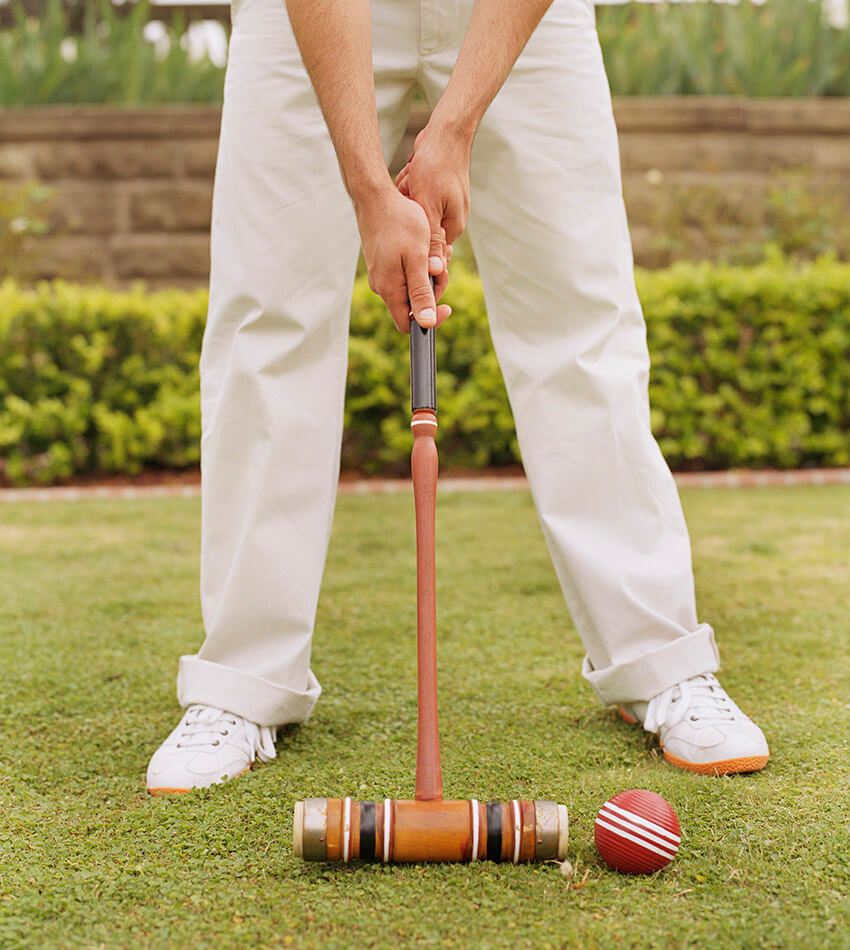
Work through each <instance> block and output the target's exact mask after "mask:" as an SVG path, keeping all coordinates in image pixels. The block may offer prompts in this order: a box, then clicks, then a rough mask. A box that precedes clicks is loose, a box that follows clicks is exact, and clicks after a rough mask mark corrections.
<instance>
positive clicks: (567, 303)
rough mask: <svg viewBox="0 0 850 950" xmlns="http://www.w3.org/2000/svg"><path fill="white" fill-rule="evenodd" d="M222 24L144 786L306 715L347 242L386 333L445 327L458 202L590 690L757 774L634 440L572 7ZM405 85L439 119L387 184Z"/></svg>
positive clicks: (234, 771)
mask: <svg viewBox="0 0 850 950" xmlns="http://www.w3.org/2000/svg"><path fill="white" fill-rule="evenodd" d="M233 18H234V19H233V37H232V42H231V50H230V62H229V65H228V70H227V81H226V89H225V102H224V111H223V117H222V129H221V143H220V149H219V157H218V166H217V173H216V186H215V197H214V202H213V223H212V274H211V285H210V310H209V320H208V325H207V330H206V335H205V339H204V347H203V353H202V356H201V395H202V416H203V436H202V458H203V463H202V466H203V504H202V507H203V511H202V536H203V542H202V556H201V598H202V609H203V617H204V624H205V628H206V640H205V642H204V644H203V646H202V647H201V650H200V651H199V653H198V654H197V655H196V656H184V657H182V659H181V661H180V672H179V678H178V696H179V699H180V702H181V704H182V705H183V706H185V707H188V709H187V712H186V714H185V715H184V717H183V719H182V720H181V722H180V723H179V725H178V726H177V728H176V729H175V730H174V732H172V734H171V735H170V736H169V737H168V739H166V741H165V742H164V744H163V745H162V746H161V747H160V749H159V750H158V751H157V752H156V753H155V755H154V757H153V759H152V761H151V763H150V767H149V769H148V774H147V784H148V788H149V789H150V790H151V791H152V792H158V793H163V792H174V791H184V790H186V789H188V788H192V787H202V786H207V785H210V784H212V783H215V782H219V781H224V780H226V779H230V778H233V777H234V776H236V775H238V774H240V773H241V772H243V771H245V770H246V769H248V768H249V767H250V765H251V763H252V762H253V761H254V759H255V758H257V757H259V758H260V759H261V760H264V761H265V760H268V759H269V758H271V757H273V756H274V754H275V750H274V740H275V736H276V729H277V727H278V726H280V725H282V724H284V723H289V722H300V721H303V720H304V719H306V718H307V717H308V716H309V715H310V712H311V710H312V709H313V706H314V704H315V703H316V700H317V699H318V697H319V692H320V687H319V684H318V682H317V681H316V679H315V677H314V676H313V674H312V672H311V671H310V668H309V658H310V646H311V637H312V632H313V621H314V616H315V610H316V604H317V600H318V594H319V585H320V581H321V575H322V570H323V566H324V559H325V554H326V550H327V543H328V538H329V534H330V525H331V516H332V510H333V503H334V498H335V492H336V481H337V474H338V466H339V450H340V438H341V430H342V409H343V394H344V383H345V366H346V352H347V316H348V308H349V302H350V293H351V286H352V281H353V277H354V270H355V265H356V258H357V252H358V246H359V244H360V243H361V242H362V247H363V252H364V255H365V258H366V263H367V267H368V270H369V279H370V284H371V286H372V288H373V289H374V290H375V291H377V292H378V293H379V294H380V295H381V296H382V297H383V299H384V301H385V302H386V304H387V307H388V308H389V311H390V314H391V315H392V318H393V320H394V321H395V323H396V326H397V327H398V328H399V329H400V330H401V331H402V332H407V331H408V329H409V320H410V318H411V316H412V317H413V318H414V319H416V320H417V321H418V322H419V323H420V324H422V325H423V326H431V325H434V324H435V323H437V324H439V323H440V322H441V321H442V320H444V319H445V318H446V317H447V316H448V308H447V307H445V306H444V305H439V306H438V304H437V301H438V300H439V297H440V295H441V294H442V292H443V290H444V288H445V286H446V283H447V279H448V259H449V257H450V245H451V243H452V242H453V241H454V240H455V239H456V238H457V236H458V235H459V234H460V233H461V232H462V231H463V230H464V228H465V226H466V223H467V215H468V214H469V230H470V236H471V239H472V242H473V246H474V249H475V253H476V258H477V260H478V264H479V269H480V273H481V279H482V281H483V284H484V288H485V293H486V297H487V304H488V314H489V318H490V326H491V331H492V335H493V341H494V344H495V347H496V352H497V354H498V357H499V360H500V363H501V367H502V371H503V374H504V376H505V380H506V383H507V386H508V391H509V394H510V398H511V404H512V407H513V412H514V417H515V420H516V426H517V432H518V436H519V442H520V447H521V450H522V457H523V463H524V465H525V469H526V472H527V474H528V478H529V483H530V486H531V490H532V493H533V496H534V501H535V504H536V506H537V510H538V513H539V516H540V520H541V523H542V526H543V530H544V534H545V537H546V541H547V543H548V545H549V550H550V552H551V555H552V559H553V562H554V565H555V569H556V571H557V574H558V578H559V580H560V583H561V587H562V589H563V592H564V596H565V598H566V601H567V604H568V606H569V609H570V612H571V614H572V617H573V620H574V622H575V625H576V627H577V629H578V632H579V634H580V636H581V638H582V641H583V643H584V645H585V648H586V650H587V657H586V659H585V663H584V669H583V673H584V675H585V677H586V678H587V679H588V680H589V681H590V683H591V684H592V686H593V688H594V690H595V692H596V694H597V696H598V697H599V699H600V700H601V701H602V702H603V703H606V704H617V705H619V706H620V709H621V712H622V713H623V715H624V716H625V717H626V718H628V719H630V720H634V721H639V722H641V723H642V724H643V726H644V728H646V729H648V730H650V731H652V732H655V733H657V734H658V736H659V738H660V740H661V742H662V744H663V746H664V750H665V756H666V758H667V759H668V761H670V762H672V763H673V764H675V765H677V766H680V767H682V768H686V769H690V770H693V771H698V772H705V773H709V774H712V773H713V774H719V773H729V772H740V771H752V770H755V769H760V768H762V767H763V766H764V765H765V763H766V762H767V759H768V748H767V743H766V742H765V739H764V736H763V734H762V733H761V730H759V728H758V727H757V726H756V725H755V724H754V723H752V722H751V721H750V720H749V719H748V718H747V717H746V716H745V715H744V714H743V713H742V712H741V711H740V710H739V709H738V707H737V706H736V705H735V704H734V703H733V702H732V701H731V699H730V698H729V697H728V696H727V695H726V693H725V692H724V690H723V689H722V687H721V686H720V684H719V683H718V681H717V680H716V679H715V677H714V675H713V674H714V672H715V671H716V670H717V668H718V656H717V650H716V647H715V643H714V635H713V631H712V629H711V628H710V627H709V626H708V625H707V624H700V623H699V622H698V620H697V614H696V607H695V602H694V585H693V576H692V570H691V555H690V547H689V540H688V534H687V529H686V526H685V522H684V518H683V515H682V511H681V507H680V504H679V500H678V496H677V493H676V488H675V484H674V481H673V479H672V476H671V475H670V472H669V470H668V468H667V466H666V464H665V463H664V461H663V459H662V457H661V454H660V452H659V449H658V447H657V445H656V443H655V440H654V439H653V436H652V433H651V431H650V424H649V406H648V397H647V381H648V371H649V357H648V353H647V349H646V337H645V328H644V323H643V316H642V313H641V309H640V304H639V301H638V298H637V294H636V291H635V285H634V276H633V266H632V254H631V245H630V241H629V234H628V230H627V225H626V217H625V211H624V207H623V200H622V190H621V182H620V169H619V158H618V148H617V139H616V130H615V126H614V121H613V116H612V111H611V101H610V93H609V90H608V85H607V80H606V77H605V72H604V67H603V63H602V57H601V53H600V49H599V43H598V39H597V36H596V29H595V19H594V8H593V5H592V0H555V2H554V3H551V5H550V0H375V2H374V3H372V4H371V9H370V4H369V2H368V0H288V2H287V5H286V8H285V7H284V3H283V0H235V2H234V8H233ZM416 89H420V90H421V91H422V92H423V94H424V96H425V98H426V99H427V100H428V102H429V103H430V104H431V105H432V106H433V113H432V115H431V118H430V121H429V122H428V125H427V127H426V128H425V129H424V131H423V132H422V133H421V134H420V135H419V137H418V138H417V141H416V145H415V149H414V153H413V155H412V157H411V159H410V161H409V162H408V164H407V166H406V167H405V169H404V171H403V172H402V174H401V176H400V178H399V182H398V186H396V185H394V184H393V182H392V181H391V179H390V177H389V175H388V172H387V168H386V161H387V160H388V158H389V157H390V156H391V155H392V154H393V152H394V150H395V148H396V147H397V144H398V142H399V140H400V138H401V136H402V134H403V132H404V129H405V127H406V125H407V119H408V107H409V104H410V101H411V98H412V96H413V94H414V92H415V90H416ZM340 172H341V175H340ZM346 191H347V192H348V195H346ZM349 198H350V200H349ZM358 231H359V235H358ZM358 237H359V240H358ZM429 273H430V274H431V275H433V276H434V277H435V279H436V298H435V295H434V293H432V291H431V288H430V283H429V277H428V275H429Z"/></svg>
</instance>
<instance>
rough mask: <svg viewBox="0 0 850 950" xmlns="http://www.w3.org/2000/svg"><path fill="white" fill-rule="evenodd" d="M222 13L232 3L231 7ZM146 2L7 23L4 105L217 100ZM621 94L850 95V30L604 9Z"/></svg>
mask: <svg viewBox="0 0 850 950" xmlns="http://www.w3.org/2000/svg"><path fill="white" fill-rule="evenodd" d="M225 9H226V8H225ZM150 18H151V13H150V8H149V5H148V4H147V3H146V2H140V3H136V4H127V5H125V6H124V7H122V8H117V9H116V7H114V6H113V4H112V3H111V2H109V0H88V2H86V3H85V4H84V5H83V10H82V14H81V13H80V12H79V11H74V12H73V13H71V12H69V11H68V10H67V9H66V8H65V7H64V5H63V3H62V0H46V3H45V5H44V13H43V15H42V16H41V17H38V18H35V17H28V16H27V15H26V12H24V11H23V10H18V11H17V12H16V13H14V14H13V24H14V25H13V26H11V27H10V28H7V29H4V30H2V31H0V105H5V106H14V105H17V106H33V105H41V104H48V103H115V104H120V105H140V104H145V103H164V102H207V103H216V102H220V101H221V96H222V89H223V81H224V77H223V73H224V71H223V68H222V67H221V65H217V64H216V63H214V62H213V61H212V60H211V59H210V58H209V56H208V55H204V54H203V53H202V52H199V47H198V46H197V44H193V43H190V42H189V40H188V36H189V24H188V23H187V21H186V20H185V19H184V18H183V17H181V16H179V15H178V16H176V17H174V18H172V19H170V22H169V23H168V24H158V25H157V27H156V29H154V30H151V29H150V28H149V29H148V30H147V31H146V30H145V26H146V24H147V23H148V21H149V20H150ZM597 24H598V29H599V37H600V42H601V44H602V50H603V53H604V56H605V63H606V66H607V69H608V75H609V79H610V82H611V89H612V92H613V93H614V95H617V96H631V95H739V96H773V97H784V96H846V95H850V30H847V29H843V28H839V27H837V26H835V25H833V23H832V22H831V21H830V17H829V16H828V15H827V11H826V7H825V2H824V0H808V2H806V0H766V2H764V3H762V4H754V3H751V2H741V3H737V4H729V3H710V2H696V3H669V2H665V3H627V4H623V5H611V6H600V7H598V8H597Z"/></svg>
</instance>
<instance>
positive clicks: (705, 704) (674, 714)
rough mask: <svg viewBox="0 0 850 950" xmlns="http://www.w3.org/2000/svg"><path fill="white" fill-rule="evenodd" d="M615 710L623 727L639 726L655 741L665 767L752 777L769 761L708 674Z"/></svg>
mask: <svg viewBox="0 0 850 950" xmlns="http://www.w3.org/2000/svg"><path fill="white" fill-rule="evenodd" d="M619 709H620V715H621V716H622V717H623V719H625V720H626V722H641V723H643V727H644V729H646V730H647V731H648V732H654V733H655V734H656V735H657V736H658V739H659V741H660V743H661V748H662V749H663V750H664V758H665V759H666V760H667V761H668V762H670V763H671V764H672V765H677V766H678V767H679V768H680V769H687V770H688V771H689V772H700V773H702V774H703V775H730V774H732V773H734V772H757V771H758V770H759V769H763V768H764V767H765V765H767V760H768V759H769V758H770V751H769V749H768V747H767V740H766V739H765V737H764V733H763V732H762V731H761V729H759V727H758V726H757V725H756V724H755V723H754V722H753V721H752V719H750V718H749V716H746V715H744V713H742V712H741V710H740V709H739V708H738V707H737V706H736V705H735V703H733V702H732V700H731V699H730V698H729V696H728V695H727V694H726V690H725V689H723V687H722V686H721V685H720V683H718V681H717V677H715V676H714V674H712V673H701V674H700V675H699V676H692V677H691V678H690V679H687V680H684V681H683V682H681V683H678V684H677V685H676V686H671V687H670V688H669V689H666V690H664V692H663V693H659V694H658V695H657V696H653V698H652V699H651V700H650V701H649V702H648V703H631V704H630V705H628V706H626V705H621V706H620V707H619Z"/></svg>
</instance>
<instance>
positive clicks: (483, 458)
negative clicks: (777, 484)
mask: <svg viewBox="0 0 850 950" xmlns="http://www.w3.org/2000/svg"><path fill="white" fill-rule="evenodd" d="M637 280H638V290H639V292H640V296H641V300H642V302H643V305H644V312H645V314H646V319H647V327H648V336H649V346H650V351H651V353H652V357H653V359H652V378H651V384H650V394H651V402H652V422H653V428H654V431H655V433H656V435H657V437H658V439H659V441H660V444H661V448H662V450H663V452H664V454H665V456H666V457H667V459H668V461H669V462H670V464H671V466H672V467H673V468H674V469H722V468H729V467H765V466H770V467H779V468H789V467H796V466H814V465H819V466H840V465H847V464H850V265H846V264H841V263H838V262H836V261H835V260H834V259H832V258H822V259H820V260H818V261H816V262H814V263H811V264H803V265H792V264H791V263H789V262H788V261H787V260H784V259H782V258H781V257H779V256H778V255H772V256H770V257H769V259H768V260H767V261H766V262H765V263H764V264H762V265H759V266H757V267H752V268H743V267H732V266H717V265H711V264H693V263H679V264H676V265H674V266H672V267H671V268H669V269H668V270H666V271H652V272H648V271H639V272H638V274H637ZM446 299H447V301H448V302H449V303H451V304H452V306H453V308H454V311H455V312H454V315H453V316H452V317H451V319H450V320H449V321H448V322H447V323H446V324H445V326H444V327H443V328H441V330H440V331H439V333H438V337H437V341H438V342H437V361H438V390H439V398H440V437H439V438H440V457H441V461H442V464H443V466H444V468H455V469H456V468H481V467H486V466H494V465H504V464H509V463H512V462H516V461H517V460H518V457H519V453H518V448H517V443H516V438H515V434H514V430H513V421H512V417H511V413H510V408H509V405H508V401H507V396H506V394H505V390H504V386H503V384H502V380H501V376H500V374H499V370H498V365H497V363H496V359H495V356H494V354H493V352H492V348H491V344H490V340H489V335H488V334H487V332H486V327H485V323H486V314H485V310H484V301H483V297H482V293H481V286H480V283H479V281H478V278H477V276H476V275H474V274H472V273H470V272H469V271H467V270H465V269H463V268H461V267H456V268H454V271H453V275H452V281H451V285H450V288H449V291H448V294H447V297H446ZM205 313H206V294H205V293H204V292H201V291H197V292H185V291H177V290H173V291H164V292H157V293H146V292H145V291H144V289H143V288H141V287H139V288H135V289H133V290H132V291H130V292H124V293H114V292H109V291H106V290H103V289H100V288H91V287H80V286H75V285H72V284H67V283H61V282H57V283H52V284H42V285H40V286H39V287H37V288H35V289H30V290H25V289H21V288H19V287H17V286H16V285H15V284H14V283H12V282H6V283H4V284H3V285H2V286H0V477H2V478H3V479H4V480H5V481H7V482H10V483H13V484H26V483H33V482H41V483H47V482H53V481H57V480H61V479H65V478H68V477H70V476H72V475H77V474H84V473H110V472H127V473H135V472H138V471H140V470H141V469H142V468H144V467H153V468H170V469H174V468H187V467H193V466H196V465H197V463H198V460H199V436H200V420H199V412H200V410H199V398H198V370H197V361H198V353H199V349H200V344H201V337H202V333H203V326H204V319H205ZM408 386H409V382H408V368H407V353H406V343H405V341H404V340H403V339H402V338H401V337H400V336H399V335H398V333H397V332H396V331H395V329H394V328H393V325H392V323H391V321H390V319H389V317H388V316H387V314H386V312H385V310H384V307H383V304H382V303H381V302H380V300H379V299H378V298H376V297H375V296H374V295H373V294H372V293H371V292H370V291H369V289H368V287H367V286H366V283H365V281H363V280H359V281H358V282H357V285H356V286H355V291H354V298H353V304H352V333H351V343H350V366H349V380H348V398H347V403H346V413H345V436H344V440H343V466H344V467H345V468H347V469H354V470H358V471H361V472H366V473H378V472H381V473H399V472H403V471H406V469H407V464H408V458H409V452H410V434H409V429H408V420H407V400H408Z"/></svg>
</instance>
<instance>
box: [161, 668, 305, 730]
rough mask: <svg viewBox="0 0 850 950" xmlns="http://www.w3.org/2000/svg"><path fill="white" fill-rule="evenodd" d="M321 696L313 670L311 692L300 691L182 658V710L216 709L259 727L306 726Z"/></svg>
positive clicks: (179, 678)
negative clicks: (197, 705)
mask: <svg viewBox="0 0 850 950" xmlns="http://www.w3.org/2000/svg"><path fill="white" fill-rule="evenodd" d="M321 692H322V687H321V686H320V685H319V681H318V680H317V679H316V677H315V676H314V675H313V672H312V670H308V671H307V689H305V690H303V691H299V690H296V689H290V688H289V687H287V686H278V684H277V683H272V682H271V680H267V679H264V678H263V677H262V676H254V675H253V674H252V673H245V672H243V671H242V670H235V669H233V668H231V667H229V666H223V665H222V664H220V663H211V662H210V661H209V660H202V659H200V658H199V657H197V656H181V657H180V669H179V672H178V674H177V699H178V701H179V703H180V705H181V706H190V705H191V704H192V703H204V704H206V705H208V706H216V707H217V708H219V709H225V710H227V712H232V713H236V715H237V716H242V717H244V718H245V719H247V720H249V721H250V722H255V723H257V725H259V726H282V725H285V724H286V723H290V722H304V720H305V719H307V718H308V717H309V715H310V713H311V712H312V711H313V707H314V706H315V705H316V701H317V700H318V698H319V696H320V695H321Z"/></svg>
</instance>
